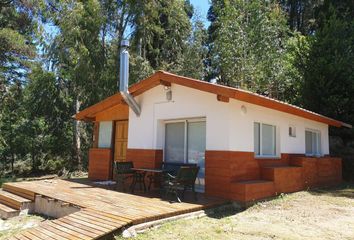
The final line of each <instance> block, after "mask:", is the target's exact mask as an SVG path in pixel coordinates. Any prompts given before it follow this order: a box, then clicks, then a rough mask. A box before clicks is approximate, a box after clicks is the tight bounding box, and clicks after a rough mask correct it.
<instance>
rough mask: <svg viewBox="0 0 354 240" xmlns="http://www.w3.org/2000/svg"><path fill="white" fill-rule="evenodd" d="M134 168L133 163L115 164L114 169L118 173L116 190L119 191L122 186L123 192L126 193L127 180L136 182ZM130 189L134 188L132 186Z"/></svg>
mask: <svg viewBox="0 0 354 240" xmlns="http://www.w3.org/2000/svg"><path fill="white" fill-rule="evenodd" d="M133 167H134V164H133V162H114V169H115V172H116V189H118V186H119V185H120V184H121V185H122V187H123V191H125V180H126V179H129V178H132V180H134V174H135V171H134V170H133V169H132V168H133ZM132 183H133V182H132ZM130 188H132V185H130Z"/></svg>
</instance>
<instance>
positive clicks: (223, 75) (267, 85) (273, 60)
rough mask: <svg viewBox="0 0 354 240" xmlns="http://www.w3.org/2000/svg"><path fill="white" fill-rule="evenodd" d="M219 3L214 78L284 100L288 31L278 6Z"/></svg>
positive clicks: (213, 46)
mask: <svg viewBox="0 0 354 240" xmlns="http://www.w3.org/2000/svg"><path fill="white" fill-rule="evenodd" d="M215 2H217V4H215V5H214V6H212V9H213V18H214V23H213V25H211V27H213V32H212V34H213V36H212V38H213V42H212V43H211V54H210V60H209V61H210V65H211V67H210V71H212V72H213V73H212V74H211V75H214V76H215V77H216V78H217V79H218V81H219V82H220V83H222V84H226V85H231V86H238V87H242V88H246V89H250V90H252V91H255V92H258V93H261V94H265V95H268V96H271V97H275V98H281V96H280V94H281V93H282V92H283V88H284V87H285V86H283V82H284V81H283V78H284V65H285V63H284V52H285V50H286V46H285V45H286V42H287V39H288V28H287V25H286V18H285V16H284V14H283V11H282V10H281V8H280V6H279V5H278V3H277V2H276V1H267V2H263V1H244V0H233V1H221V3H219V2H218V1H215Z"/></svg>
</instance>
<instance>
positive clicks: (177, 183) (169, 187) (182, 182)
mask: <svg viewBox="0 0 354 240" xmlns="http://www.w3.org/2000/svg"><path fill="white" fill-rule="evenodd" d="M198 172H199V167H195V166H181V167H180V168H179V170H178V172H177V175H176V176H173V175H171V174H169V173H167V174H166V180H165V181H164V189H165V191H166V192H165V194H166V196H167V195H168V194H171V193H172V194H174V195H175V196H176V198H177V200H178V202H181V199H180V198H179V196H178V191H182V200H183V199H184V193H185V191H186V190H192V192H193V194H194V198H195V200H197V193H196V192H195V180H196V178H197V175H198Z"/></svg>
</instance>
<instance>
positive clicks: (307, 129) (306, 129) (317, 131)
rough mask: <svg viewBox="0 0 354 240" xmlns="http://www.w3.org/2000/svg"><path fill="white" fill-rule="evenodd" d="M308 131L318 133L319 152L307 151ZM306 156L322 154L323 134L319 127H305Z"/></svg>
mask: <svg viewBox="0 0 354 240" xmlns="http://www.w3.org/2000/svg"><path fill="white" fill-rule="evenodd" d="M306 131H307V132H311V133H316V134H318V139H317V148H318V150H319V153H317V154H316V153H306ZM304 142H305V156H308V157H320V156H322V134H321V131H320V130H317V129H311V128H305V141H304Z"/></svg>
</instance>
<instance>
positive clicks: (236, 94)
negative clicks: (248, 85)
mask: <svg viewBox="0 0 354 240" xmlns="http://www.w3.org/2000/svg"><path fill="white" fill-rule="evenodd" d="M171 83H173V84H178V85H181V86H185V87H190V88H194V89H197V90H200V91H205V92H209V93H213V94H216V95H217V97H218V99H226V100H228V98H233V99H237V100H240V101H244V102H248V103H252V104H255V105H259V106H262V107H266V108H270V109H274V110H278V111H281V112H286V113H289V114H293V115H296V116H300V117H303V118H306V119H310V120H313V121H317V122H322V123H325V124H328V125H331V126H335V127H342V126H345V127H350V128H351V125H349V124H346V123H343V122H341V121H338V120H335V119H332V118H329V117H326V116H323V115H321V114H318V113H315V112H311V111H309V110H306V109H303V108H300V107H297V106H294V105H291V104H288V103H285V102H282V101H279V100H275V99H272V98H269V97H265V96H262V95H259V94H256V93H252V92H249V91H246V90H242V89H238V88H232V87H227V86H223V85H218V84H212V83H209V82H205V81H200V80H196V79H192V78H188V77H183V76H179V75H175V74H172V73H169V72H165V71H158V72H156V73H155V74H153V75H151V76H150V77H148V78H146V79H144V80H142V81H140V82H138V83H135V84H133V85H132V86H130V87H129V92H130V94H132V95H133V96H134V97H135V96H138V95H140V94H142V93H143V92H145V91H147V90H149V89H151V88H153V87H155V86H158V85H160V84H162V85H169V84H171ZM117 104H125V102H124V100H123V98H122V96H121V95H120V93H117V94H115V95H113V96H110V97H108V98H106V99H104V100H103V101H101V102H99V103H97V104H95V105H92V106H90V107H88V108H85V109H84V110H82V111H81V112H79V113H77V114H76V115H75V116H74V117H75V118H76V119H77V120H88V121H90V120H94V118H95V115H96V114H97V113H99V112H102V111H104V110H106V109H108V108H110V107H113V106H115V105H117Z"/></svg>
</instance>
